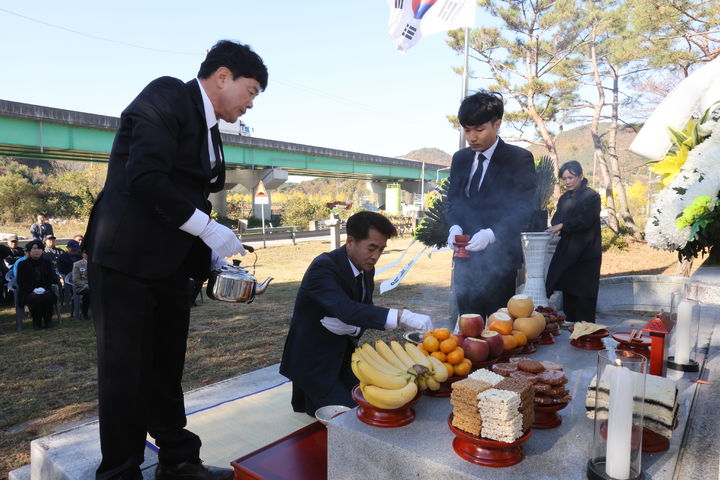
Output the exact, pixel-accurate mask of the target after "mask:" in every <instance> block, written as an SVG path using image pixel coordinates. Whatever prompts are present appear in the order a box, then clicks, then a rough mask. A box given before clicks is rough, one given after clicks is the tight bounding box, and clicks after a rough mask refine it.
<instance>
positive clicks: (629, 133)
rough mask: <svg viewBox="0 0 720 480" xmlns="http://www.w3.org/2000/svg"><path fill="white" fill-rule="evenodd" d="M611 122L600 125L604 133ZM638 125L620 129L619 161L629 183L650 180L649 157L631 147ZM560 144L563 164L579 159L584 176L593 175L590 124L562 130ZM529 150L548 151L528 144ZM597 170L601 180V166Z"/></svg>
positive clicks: (537, 154) (541, 153)
mask: <svg viewBox="0 0 720 480" xmlns="http://www.w3.org/2000/svg"><path fill="white" fill-rule="evenodd" d="M608 126H609V124H607V123H606V124H602V125H601V126H600V133H601V135H602V134H605V133H606V132H607V128H608ZM635 128H637V129H638V130H639V126H626V127H624V128H621V129H620V131H619V132H618V147H617V148H618V161H619V164H620V171H621V173H622V176H623V179H624V180H625V181H626V182H628V183H632V182H633V181H634V180H635V179H636V178H638V179H643V180H645V181H647V175H648V170H647V168H646V167H645V163H646V162H647V159H646V158H643V157H641V156H639V155H635V154H634V153H632V152H630V151H629V150H628V147H630V144H631V143H632V141H633V139H634V138H635V135H636V134H637V132H636V130H635ZM603 144H605V145H606V144H607V139H606V137H603ZM557 148H558V157H559V160H560V165H562V164H563V163H564V162H567V161H570V160H577V161H578V162H580V163H581V164H582V166H583V170H584V171H585V176H587V177H591V178H592V176H593V142H592V137H591V135H590V126H589V125H583V126H580V127H576V128H572V129H569V130H565V131H564V132H562V133H561V134H560V135H559V136H558V139H557ZM528 150H530V151H531V152H532V153H533V155H535V156H536V157H537V156H542V155H547V150H546V149H545V148H544V147H539V146H531V147H528ZM595 174H596V176H597V177H598V180H600V179H601V178H602V177H601V174H600V170H597V171H596V173H595Z"/></svg>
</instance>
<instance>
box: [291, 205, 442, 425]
mask: <svg viewBox="0 0 720 480" xmlns="http://www.w3.org/2000/svg"><path fill="white" fill-rule="evenodd" d="M396 235H397V231H396V230H395V227H393V225H392V223H390V220H388V219H387V218H386V217H384V216H383V215H381V214H379V213H374V212H367V211H366V212H359V213H356V214H355V215H353V216H351V217H350V218H349V219H348V221H347V240H346V243H345V245H344V246H342V247H340V248H338V249H335V250H333V251H332V252H329V253H323V254H322V255H320V256H318V257H316V258H315V260H313V262H312V263H311V264H310V267H308V269H307V271H306V272H305V276H304V277H303V279H302V282H301V284H300V288H299V290H298V293H297V298H296V299H295V309H294V311H293V316H292V320H291V321H290V331H289V332H288V336H287V339H286V340H285V348H284V351H283V355H282V362H281V363H280V373H281V374H282V375H284V376H286V377H287V378H289V379H290V380H292V382H293V384H292V388H293V393H292V406H293V410H295V411H296V412H305V413H307V414H308V415H311V416H312V415H314V414H315V410H317V409H318V408H320V407H324V406H326V405H346V406H348V407H354V406H355V405H357V404H356V403H355V401H354V400H353V399H352V395H351V390H352V388H353V387H354V386H355V385H356V384H357V383H358V380H357V378H355V375H354V374H353V373H352V370H351V368H350V356H351V354H352V352H353V351H354V350H355V347H357V344H358V339H359V338H360V336H361V335H362V333H363V331H364V330H365V329H366V328H374V329H377V330H389V329H394V328H397V327H398V326H399V325H400V324H403V325H405V326H408V327H410V328H412V329H415V330H422V331H425V330H430V329H432V328H433V326H432V322H431V321H430V317H429V316H427V315H421V314H417V313H413V312H411V311H410V310H395V309H392V308H384V307H376V306H374V305H373V304H372V294H373V288H374V285H375V283H374V277H375V264H376V263H377V261H378V259H379V258H380V255H381V254H382V252H383V250H385V246H386V245H387V241H388V239H389V238H391V237H395V236H396Z"/></svg>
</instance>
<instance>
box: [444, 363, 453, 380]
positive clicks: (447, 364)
mask: <svg viewBox="0 0 720 480" xmlns="http://www.w3.org/2000/svg"><path fill="white" fill-rule="evenodd" d="M443 365H445V368H447V371H448V377H452V376H453V375H455V367H453V366H452V365H450V364H449V363H447V362H443Z"/></svg>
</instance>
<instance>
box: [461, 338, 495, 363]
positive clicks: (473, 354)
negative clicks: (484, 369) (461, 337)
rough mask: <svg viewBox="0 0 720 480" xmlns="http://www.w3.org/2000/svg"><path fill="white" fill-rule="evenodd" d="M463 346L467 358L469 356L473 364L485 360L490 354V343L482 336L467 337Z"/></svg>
mask: <svg viewBox="0 0 720 480" xmlns="http://www.w3.org/2000/svg"><path fill="white" fill-rule="evenodd" d="M462 347H463V350H464V351H465V358H469V359H470V361H472V362H473V365H476V364H478V363H480V362H484V361H485V360H487V359H488V357H489V356H490V345H488V342H486V341H485V340H483V339H482V338H475V337H466V338H465V341H464V342H463V344H462Z"/></svg>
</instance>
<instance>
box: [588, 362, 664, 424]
mask: <svg viewBox="0 0 720 480" xmlns="http://www.w3.org/2000/svg"><path fill="white" fill-rule="evenodd" d="M613 368H616V367H612V366H610V367H608V368H606V369H605V373H604V374H603V377H602V378H601V379H600V388H599V389H598V388H597V386H596V385H597V375H595V376H594V377H593V379H592V380H591V381H590V385H588V390H587V396H586V397H585V412H586V414H587V416H588V418H590V419H593V418H595V415H596V413H597V418H598V419H599V420H607V418H608V403H609V392H610V389H609V387H608V383H609V382H608V378H609V372H610V371H611V369H613ZM631 373H632V374H633V376H634V379H636V380H638V381H634V382H633V386H634V388H635V392H634V398H635V399H636V402H637V399H638V398H639V397H640V394H641V392H640V384H641V383H642V382H641V381H640V378H639V377H640V376H641V375H642V374H641V373H638V372H631ZM677 395H678V389H677V385H676V384H675V382H674V381H673V380H671V379H669V378H666V377H659V376H657V375H646V376H645V403H644V405H643V425H644V426H645V427H646V428H648V429H650V430H652V431H653V432H655V433H657V434H659V435H662V436H664V437H666V438H670V437H671V436H672V431H673V428H674V426H675V420H676V418H677V412H678V403H677ZM596 397H597V411H596V403H595V400H596ZM636 408H638V406H636Z"/></svg>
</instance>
